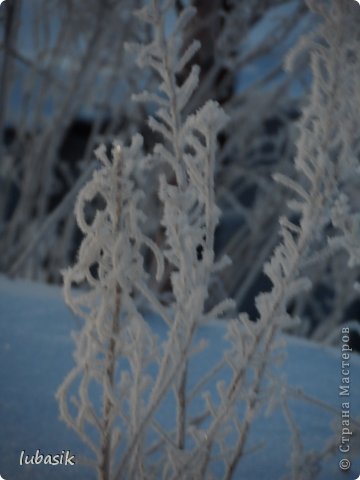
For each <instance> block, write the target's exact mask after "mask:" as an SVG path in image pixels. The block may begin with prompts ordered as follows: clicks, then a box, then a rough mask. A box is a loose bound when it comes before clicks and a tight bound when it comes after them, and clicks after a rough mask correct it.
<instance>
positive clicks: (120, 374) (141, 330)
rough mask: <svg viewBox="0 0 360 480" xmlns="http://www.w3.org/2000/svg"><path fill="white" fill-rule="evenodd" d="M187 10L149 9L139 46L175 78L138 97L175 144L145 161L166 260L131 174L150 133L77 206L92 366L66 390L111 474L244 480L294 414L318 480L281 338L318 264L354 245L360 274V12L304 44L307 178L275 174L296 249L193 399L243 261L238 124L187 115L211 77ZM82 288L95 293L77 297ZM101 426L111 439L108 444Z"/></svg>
mask: <svg viewBox="0 0 360 480" xmlns="http://www.w3.org/2000/svg"><path fill="white" fill-rule="evenodd" d="M172 7H173V2H172V1H171V0H169V1H166V2H163V3H162V2H160V0H152V1H151V2H150V3H149V4H147V5H146V6H145V7H144V8H143V9H141V10H140V11H139V12H138V13H137V15H138V16H139V17H140V18H141V19H142V20H143V21H145V22H146V23H148V24H149V25H150V27H151V29H152V33H153V41H152V42H151V43H150V44H146V45H133V46H132V48H133V49H135V50H136V51H137V54H138V61H139V64H140V66H142V67H151V68H152V69H153V70H154V71H155V72H156V74H157V75H158V78H159V87H158V89H157V91H151V92H149V91H145V92H143V93H141V94H138V95H136V98H137V100H140V101H141V102H152V103H155V105H156V109H155V112H154V113H153V114H152V115H151V116H150V118H149V125H150V127H151V128H152V129H153V131H154V132H155V134H156V135H158V138H159V139H160V140H159V143H157V144H156V145H155V146H154V148H153V152H152V154H151V155H150V156H149V157H147V158H146V162H145V165H146V166H147V167H149V166H152V167H153V168H155V167H156V168H157V169H159V168H163V173H162V174H161V175H160V178H159V199H160V202H161V205H162V220H161V224H162V227H163V231H164V237H165V240H164V244H163V248H162V251H160V250H159V249H158V247H157V246H156V244H155V243H153V242H152V241H151V240H150V238H148V237H147V236H145V235H144V233H143V231H144V218H143V214H142V213H141V207H142V205H141V204H140V201H141V198H140V195H141V194H140V193H139V187H138V186H137V185H136V184H135V183H134V181H132V180H131V178H132V176H133V174H134V171H135V168H138V167H137V164H139V165H140V167H141V165H142V159H144V157H143V154H142V151H141V148H140V147H141V141H140V138H139V137H135V141H134V143H133V145H132V147H130V149H126V148H122V149H121V148H119V147H118V146H115V147H114V150H113V153H112V161H110V160H108V158H107V156H106V155H105V151H104V147H102V148H101V149H100V150H98V153H97V155H98V157H99V159H100V160H101V162H102V164H103V167H102V169H101V170H100V171H97V172H95V173H94V177H93V180H92V181H91V182H90V183H89V184H88V185H87V186H86V187H85V188H84V189H83V190H82V192H81V194H80V196H79V199H78V202H77V208H76V214H77V221H78V224H79V226H80V228H81V229H82V231H83V232H84V234H85V238H84V240H83V243H82V246H81V249H80V251H79V259H78V262H77V264H76V265H75V266H74V267H73V268H71V269H69V270H68V271H67V272H65V273H64V281H65V293H66V299H67V301H68V303H69V305H70V306H71V307H72V309H73V310H74V312H75V313H77V314H78V315H79V316H81V317H82V318H83V319H84V321H85V322H84V326H83V328H82V330H81V331H80V333H79V334H78V335H77V338H76V342H77V351H76V357H75V360H76V367H75V369H74V370H73V371H72V372H71V373H70V375H69V376H68V377H67V379H66V380H65V382H64V384H63V386H62V387H61V388H60V390H59V393H58V398H59V400H60V407H61V412H62V416H63V418H64V419H65V420H66V421H67V423H68V424H69V425H70V426H72V427H73V428H75V430H77V431H78V432H79V433H80V435H81V436H82V438H83V439H84V441H85V442H86V443H87V444H88V445H89V446H90V448H91V449H92V450H93V451H94V453H95V454H96V461H95V466H96V467H97V469H98V472H99V477H100V478H101V479H102V480H109V479H116V480H119V479H127V478H135V479H142V478H154V479H157V478H166V479H168V478H169V479H184V480H185V479H189V478H192V479H198V480H201V479H204V478H213V470H212V469H213V464H214V462H215V461H217V462H218V463H220V464H221V475H222V478H224V479H226V480H230V479H232V478H236V475H237V469H238V465H239V462H240V461H241V459H242V457H243V455H244V452H245V448H246V446H247V444H248V439H249V433H250V430H251V427H252V424H253V421H254V419H255V418H256V416H257V415H258V414H259V412H260V410H261V409H262V408H264V407H268V408H270V409H271V408H272V407H273V406H274V405H276V404H279V405H281V406H282V408H283V411H284V415H285V418H286V420H287V421H288V424H289V427H290V430H291V437H292V443H293V454H292V456H291V478H292V479H293V480H297V479H298V480H299V479H301V480H304V479H307V478H314V476H315V475H316V473H317V469H318V463H317V461H316V457H311V462H310V460H309V462H308V464H306V462H305V464H306V465H307V467H306V469H304V459H306V458H310V457H308V456H307V453H306V452H305V450H304V448H303V446H302V443H301V438H300V435H299V432H298V430H297V426H296V422H295V421H294V419H293V417H292V415H291V411H290V409H289V406H288V403H287V394H286V386H284V385H283V384H282V380H281V379H280V378H279V376H278V372H277V370H276V363H277V361H278V360H279V354H280V347H281V345H283V342H280V341H279V334H280V333H281V332H282V331H283V330H284V329H287V328H291V327H292V326H293V325H294V324H295V323H296V321H297V320H298V318H297V316H296V315H295V314H294V312H293V311H292V306H293V303H294V302H296V299H297V298H298V297H299V295H300V294H302V295H306V293H307V292H308V291H309V289H310V288H311V285H312V284H311V280H310V278H309V270H308V269H309V266H310V265H313V264H314V263H316V262H317V261H319V260H321V259H322V258H323V257H324V255H325V254H327V253H328V252H329V251H331V252H332V251H333V249H334V250H335V249H338V248H342V249H343V250H344V249H345V251H346V252H347V253H348V254H349V264H350V266H356V265H357V264H358V258H359V256H358V244H359V243H358V231H359V230H358V213H357V212H355V211H354V210H355V203H354V198H356V197H355V195H356V189H355V187H354V185H355V184H356V182H358V177H356V176H355V175H354V172H357V171H358V158H359V151H358V149H359V142H358V140H357V138H356V131H357V124H358V120H357V117H356V112H357V111H359V108H358V107H359V93H358V89H357V88H356V80H354V79H357V78H359V76H358V74H359V71H358V70H359V65H360V62H358V60H357V57H356V55H355V57H354V52H355V51H356V45H357V44H358V39H357V38H356V37H355V35H354V32H355V30H356V28H355V25H356V23H355V20H354V19H353V18H352V17H351V8H350V7H349V6H348V5H344V4H343V3H342V2H341V1H340V0H334V1H333V7H332V9H330V10H327V9H325V8H321V11H322V13H323V15H324V17H325V21H324V24H323V25H322V26H321V27H320V28H319V29H318V30H317V32H316V35H313V36H312V37H311V38H310V39H307V42H306V44H305V46H304V45H303V44H301V45H300V47H299V48H298V50H297V51H299V50H300V51H302V50H303V49H304V48H306V50H309V49H310V52H311V66H312V71H313V75H314V78H313V86H312V90H311V94H310V98H309V102H308V104H307V105H306V106H305V107H304V109H303V115H302V117H301V120H300V122H299V132H300V136H299V138H298V141H297V144H296V149H297V153H296V158H295V166H296V169H297V171H298V177H297V178H296V179H291V178H289V177H288V176H285V175H283V174H278V175H276V176H275V179H276V180H277V181H278V182H279V183H282V184H284V185H285V186H286V187H288V188H289V189H291V190H292V191H293V192H294V193H295V194H296V199H294V200H292V201H291V202H289V207H290V209H291V212H290V213H289V214H288V215H286V216H285V215H284V216H282V217H281V218H280V236H281V238H280V242H279V244H278V246H277V247H276V248H275V250H274V252H273V254H272V255H271V257H270V259H269V260H268V261H267V262H266V263H265V265H264V273H265V274H266V276H267V277H268V279H269V280H270V282H271V289H270V290H269V291H267V292H262V293H261V294H259V295H258V296H257V297H256V299H255V303H256V308H257V312H258V315H257V318H255V319H254V321H251V320H250V318H249V316H248V315H247V314H241V315H239V317H238V318H235V319H232V320H228V322H227V323H226V326H225V329H226V332H227V335H226V338H227V341H228V343H229V345H230V348H229V349H228V351H226V352H224V356H223V358H222V359H221V360H220V362H219V364H218V365H216V366H215V368H213V366H209V369H208V370H207V371H205V372H204V373H203V379H201V380H200V381H199V382H198V383H197V384H196V385H195V386H194V385H193V386H192V390H191V392H189V388H188V373H189V364H190V362H191V361H193V358H194V356H195V355H196V354H197V353H198V351H199V350H202V349H204V348H206V345H205V344H204V342H202V341H199V340H196V338H195V334H197V333H200V334H201V327H202V325H204V324H206V323H208V322H210V321H213V320H217V319H219V318H221V317H222V315H223V314H224V313H227V312H229V311H231V309H232V308H233V306H234V303H233V302H232V301H231V300H224V301H223V302H220V303H218V304H215V306H213V307H212V308H211V309H208V306H207V302H206V301H207V299H208V296H209V288H210V286H211V282H212V278H213V275H214V274H216V273H217V272H218V271H219V270H220V269H221V268H222V267H223V266H224V265H225V264H226V263H227V259H226V258H225V259H224V260H220V261H218V260H217V259H215V253H214V235H215V228H216V225H217V223H218V218H219V210H218V209H217V207H216V203H215V182H214V175H215V167H216V165H215V153H216V139H217V135H218V133H219V132H220V130H221V129H222V128H223V127H224V125H225V123H226V121H227V118H226V115H225V114H224V112H223V111H222V109H221V108H220V107H219V105H218V104H217V103H216V102H213V101H208V102H207V103H205V105H204V106H203V107H201V108H200V109H199V110H198V111H197V112H196V113H192V114H188V112H187V109H188V108H189V102H190V98H191V96H192V95H193V94H194V92H195V91H196V88H197V86H198V78H199V77H198V76H199V70H198V68H197V67H196V66H192V67H191V68H188V69H187V70H186V68H185V67H187V66H188V64H189V63H191V61H192V58H193V55H194V54H195V52H196V51H197V49H198V48H199V45H198V43H197V42H193V43H191V44H190V45H188V46H186V47H185V48H184V44H183V32H184V30H185V29H186V27H187V25H188V23H189V21H190V20H191V18H192V16H193V15H194V13H195V11H194V9H193V8H191V7H187V8H185V9H184V10H183V11H182V13H181V14H180V16H179V17H178V19H177V20H176V22H175V25H174V29H173V30H171V31H170V32H168V31H167V30H166V29H165V25H166V18H167V15H168V13H169V9H170V8H172ZM318 8H319V7H318ZM345 25H346V28H345ZM354 37H355V41H354ZM350 52H351V54H349V53H350ZM295 55H296V53H295V54H294V56H295ZM289 63H291V60H290V61H289ZM185 71H187V74H186V73H185ZM345 72H346V74H345ZM349 73H352V75H351V76H350V75H349V76H348V74H349ZM180 74H181V75H180ZM354 74H356V75H354ZM180 77H183V80H182V81H181V83H180V80H179V78H180ZM349 92H352V93H353V97H352V99H351V100H352V101H351V102H350V101H349V96H348V95H349ZM144 168H145V167H144ZM278 188H280V186H279V187H278ZM95 197H100V199H99V198H98V201H102V203H103V204H105V207H104V208H103V209H99V210H98V211H97V214H96V215H95V217H94V219H93V220H92V221H90V222H89V221H88V219H87V218H86V214H85V210H84V206H85V203H86V202H89V201H91V200H93V199H94V198H95ZM100 205H101V202H100ZM335 231H337V234H335ZM328 236H331V238H330V239H328ZM145 248H148V249H150V250H151V251H152V252H153V254H154V256H155V258H156V262H157V266H158V270H157V274H158V275H157V279H158V280H159V279H160V277H161V275H162V273H163V271H164V265H165V264H166V268H167V270H168V271H169V272H170V279H171V285H170V287H171V293H172V295H171V299H170V301H169V302H168V304H167V308H165V307H164V305H163V304H162V302H161V301H160V300H159V299H158V298H157V296H156V295H155V294H154V293H153V292H152V290H151V289H150V288H149V282H148V277H149V276H148V274H147V272H146V271H145V268H144V263H143V252H144V249H145ZM74 285H78V286H80V287H82V289H81V290H80V291H79V292H77V293H76V294H74V293H73V292H72V288H71V287H72V286H74ZM83 289H85V291H83ZM138 297H142V298H143V299H145V300H146V301H147V303H148V306H149V307H150V308H151V309H152V310H153V311H154V312H156V313H157V314H158V315H159V316H160V317H161V318H162V319H163V320H164V323H165V324H166V329H167V330H166V332H167V337H166V340H165V341H164V342H163V343H162V344H160V343H159V342H158V340H157V338H156V336H155V335H154V330H153V328H152V324H151V320H150V319H147V320H144V318H143V316H142V314H141V313H140V309H139V307H138V302H137V299H138ZM195 358H196V357H195ZM150 370H151V375H149V372H150ZM224 371H226V372H227V376H225V378H228V380H227V381H225V380H223V381H219V382H218V383H217V384H216V393H215V395H214V394H213V393H210V392H209V391H206V388H207V387H206V385H207V383H208V382H209V381H210V380H213V379H214V374H215V373H219V372H224ZM77 378H78V380H77ZM74 382H75V386H76V382H80V383H79V390H78V395H77V396H76V397H75V408H76V413H73V412H74V411H73V410H71V408H70V407H69V406H68V402H67V399H68V395H69V394H70V393H71V388H73V384H74ZM94 384H95V385H96V386H97V388H98V387H99V386H100V395H101V397H102V406H101V405H100V406H99V404H96V403H94V402H93V396H94V395H95V394H96V392H97V391H98V390H96V387H94ZM94 389H95V390H94ZM194 398H196V400H197V402H198V403H200V404H201V405H202V407H203V409H202V411H201V412H200V413H199V415H198V416H197V418H195V419H194V418H192V417H191V416H190V414H189V410H190V408H189V407H190V405H191V402H192V401H193V400H194ZM169 399H170V401H172V402H173V404H174V405H175V408H174V409H173V413H174V417H175V418H174V422H173V424H174V430H173V431H168V430H164V427H163V425H162V424H161V422H160V421H159V420H158V414H159V411H160V409H161V407H162V406H163V405H164V404H165V402H166V401H169ZM89 426H92V427H93V428H94V429H95V431H97V435H98V438H97V439H95V440H94V435H93V434H92V433H91V430H89Z"/></svg>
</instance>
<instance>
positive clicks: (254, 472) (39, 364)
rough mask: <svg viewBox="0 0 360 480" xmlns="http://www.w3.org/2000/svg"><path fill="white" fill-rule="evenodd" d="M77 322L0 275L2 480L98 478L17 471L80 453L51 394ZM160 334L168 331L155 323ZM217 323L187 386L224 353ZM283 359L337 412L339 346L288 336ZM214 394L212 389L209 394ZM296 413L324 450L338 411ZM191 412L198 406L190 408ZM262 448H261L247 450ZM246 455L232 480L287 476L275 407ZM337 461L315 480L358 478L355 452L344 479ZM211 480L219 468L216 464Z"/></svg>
mask: <svg viewBox="0 0 360 480" xmlns="http://www.w3.org/2000/svg"><path fill="white" fill-rule="evenodd" d="M77 324H78V323H77V320H76V319H75V317H74V316H73V315H72V313H71V312H70V311H69V310H68V308H67V307H66V305H65V304H64V302H63V299H62V293H61V290H60V289H59V288H57V287H51V286H45V285H40V284H34V283H30V282H27V281H19V280H16V281H11V280H8V279H7V278H5V277H0V362H1V369H0V385H1V396H0V425H1V432H0V475H1V476H2V477H3V478H4V479H6V480H25V479H32V480H40V479H41V480H44V479H48V478H51V479H52V480H57V479H65V480H66V479H70V478H71V479H77V480H83V479H84V480H85V479H87V480H92V479H95V478H96V476H95V473H94V472H93V471H91V470H89V469H88V468H87V467H84V466H79V465H75V466H46V465H30V466H20V465H19V458H20V453H21V451H22V450H25V454H31V455H32V454H35V452H36V450H37V449H40V450H41V453H43V454H47V453H52V454H55V453H58V454H60V453H61V452H62V450H65V451H66V450H70V451H71V453H72V454H75V455H80V454H81V453H85V452H86V451H85V449H84V447H83V446H82V443H81V441H80V440H79V439H78V438H77V436H76V434H75V433H73V432H72V431H71V430H69V429H68V428H67V427H66V425H65V424H64V423H62V422H61V421H60V420H59V414H58V406H57V402H56V400H55V398H54V393H55V391H56V389H57V388H58V386H59V385H60V383H61V382H62V380H63V378H64V376H65V375H66V373H67V372H68V371H69V369H70V368H71V366H72V364H73V360H72V352H73V343H72V340H71V339H70V335H69V333H70V331H71V330H74V329H76V328H77ZM153 325H154V328H155V329H156V330H158V334H159V335H161V336H162V337H164V335H165V329H164V327H163V325H162V324H161V323H160V322H154V324H153ZM222 330H223V326H222V325H215V324H214V325H210V326H207V327H206V328H205V327H204V329H203V330H202V331H201V335H202V336H203V337H204V338H206V340H207V341H208V342H209V344H210V346H211V348H210V349H208V350H206V351H205V352H204V353H202V354H201V355H200V356H199V357H196V362H194V364H193V368H192V370H191V377H192V378H190V381H194V380H195V378H199V376H201V374H202V372H203V371H204V367H205V366H206V367H208V365H209V364H211V363H212V362H214V360H215V358H219V356H221V355H222V352H223V349H224V348H225V344H226V343H225V340H224V341H219V338H220V336H221V335H222ZM287 342H288V348H287V359H286V361H285V363H284V366H283V374H284V376H286V377H287V379H288V383H289V384H290V385H291V386H292V387H294V388H301V389H302V390H303V391H304V392H306V394H307V395H309V396H312V397H314V398H317V399H318V400H321V401H322V402H325V403H326V404H328V405H329V406H331V407H334V408H336V409H339V406H340V397H339V382H340V348H335V349H334V348H330V347H329V348H325V347H319V346H318V345H316V344H313V343H310V342H307V341H305V340H299V339H294V338H287ZM351 378H352V384H351V398H350V401H351V413H352V415H354V416H356V415H358V414H359V412H360V386H359V381H358V379H359V378H360V357H359V355H358V354H356V353H352V355H351ZM211 391H214V389H213V388H211ZM290 405H291V408H292V412H293V415H294V417H295V419H296V421H297V422H298V423H299V424H300V426H301V431H302V434H303V441H304V446H305V449H306V450H307V451H310V450H312V449H316V450H321V449H322V448H323V447H324V446H325V443H326V442H327V440H328V438H329V437H330V435H331V433H332V430H331V422H333V421H334V420H335V421H338V422H339V420H340V415H339V413H334V412H331V411H330V410H325V409H324V408H321V407H319V406H317V405H315V404H313V403H309V402H305V401H304V400H299V399H296V400H295V399H294V400H292V401H291V402H290ZM166 407H167V408H165V409H164V410H163V411H162V414H161V417H162V421H163V422H164V421H166V422H170V418H171V411H172V405H171V404H168V405H167V406H166ZM194 408H196V405H194ZM259 444H261V448H260V447H259V448H257V449H256V448H255V449H254V451H250V450H252V447H255V446H256V445H259ZM248 450H249V453H248V454H247V455H246V456H245V457H244V458H243V459H242V461H241V464H240V467H239V470H238V472H237V474H236V479H239V480H252V479H254V480H263V479H264V480H265V479H266V480H279V479H280V478H281V476H282V475H283V474H284V473H285V472H286V467H287V466H288V462H289V457H290V435H289V431H288V427H287V425H286V422H285V420H284V418H283V415H282V413H281V411H280V410H279V409H275V411H274V412H273V413H272V414H271V415H270V416H268V417H266V416H265V414H264V413H260V415H259V417H258V418H257V420H256V421H255V423H254V424H253V427H252V433H251V437H250V441H249V446H248ZM340 458H341V456H340V453H339V452H338V454H337V455H335V456H333V457H329V458H328V459H327V460H326V462H324V464H323V465H322V466H323V469H322V471H321V474H320V475H319V477H318V478H319V479H320V480H329V479H332V480H337V479H339V480H340V479H343V478H348V479H355V478H356V477H357V476H358V474H359V473H360V452H359V451H357V452H356V451H355V441H354V448H353V451H352V469H351V470H350V471H349V472H347V474H346V475H345V476H344V474H343V473H342V472H341V470H340V469H339V467H338V462H339V460H340ZM214 472H215V474H216V478H221V470H220V466H219V469H218V467H217V466H216V465H215V466H214Z"/></svg>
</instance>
